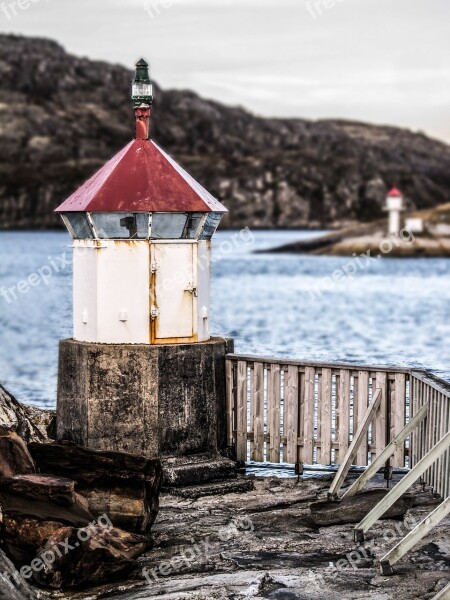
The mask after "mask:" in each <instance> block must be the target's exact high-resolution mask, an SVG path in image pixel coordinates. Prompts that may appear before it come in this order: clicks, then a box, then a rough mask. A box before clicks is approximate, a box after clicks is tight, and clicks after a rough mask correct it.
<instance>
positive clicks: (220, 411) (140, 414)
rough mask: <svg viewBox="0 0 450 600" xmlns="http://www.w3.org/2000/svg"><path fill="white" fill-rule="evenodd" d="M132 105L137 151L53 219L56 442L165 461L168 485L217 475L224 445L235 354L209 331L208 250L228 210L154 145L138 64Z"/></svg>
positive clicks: (144, 69)
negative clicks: (57, 233)
mask: <svg viewBox="0 0 450 600" xmlns="http://www.w3.org/2000/svg"><path fill="white" fill-rule="evenodd" d="M132 105H133V109H134V114H135V121H136V135H135V139H134V140H132V141H131V142H130V143H129V144H127V145H126V146H125V148H123V149H122V150H121V151H120V152H119V153H118V154H117V155H116V156H114V158H112V159H111V160H110V161H109V162H108V163H107V164H106V165H105V166H104V167H103V168H101V169H100V171H98V173H96V174H95V175H94V176H93V177H92V178H91V179H89V181H87V182H86V183H85V184H84V185H82V186H81V187H80V188H79V189H78V190H77V191H76V192H75V193H74V194H73V195H72V196H70V198H68V199H67V200H66V201H65V202H64V203H63V204H61V206H59V207H58V208H57V209H56V211H57V212H59V213H60V214H61V216H62V219H63V221H64V223H65V225H66V227H67V229H68V231H69V233H70V235H71V237H72V238H73V252H74V260H73V270H74V273H73V339H71V340H64V341H63V342H61V344H60V358H59V383H58V409H57V430H58V437H59V438H61V439H67V440H72V441H75V442H77V443H79V444H81V445H84V446H87V447H90V448H92V449H94V450H118V451H123V452H131V453H135V454H142V455H145V456H147V457H149V458H155V457H161V458H167V460H171V461H172V463H171V472H172V473H175V472H176V468H177V467H176V460H177V459H180V460H182V464H183V465H184V468H186V469H187V470H188V472H189V473H190V475H189V477H190V478H191V479H192V478H193V477H194V475H193V472H194V471H195V469H194V470H192V468H191V469H190V467H189V465H188V466H187V467H186V464H187V463H186V461H187V459H186V457H187V456H189V457H195V456H197V457H198V455H201V456H208V457H211V456H213V459H211V460H213V465H215V466H214V467H211V468H212V470H213V471H214V469H216V468H217V464H218V462H217V461H218V460H219V463H220V461H221V460H222V459H221V458H220V456H221V452H223V451H225V450H226V443H227V439H226V424H225V422H224V419H223V418H222V417H221V415H224V414H226V411H225V402H226V400H225V354H226V353H227V352H230V351H232V349H233V344H232V342H231V341H229V340H224V339H223V338H221V339H213V338H211V331H210V270H211V269H210V266H211V239H212V237H213V235H214V233H215V231H216V229H217V227H218V225H219V223H220V221H221V219H222V217H223V215H224V214H225V213H226V212H227V210H226V208H225V207H224V206H223V205H222V204H221V203H220V202H219V201H218V200H217V199H215V198H214V197H213V196H212V195H211V194H210V193H209V192H207V191H206V189H204V188H203V187H202V186H201V185H200V184H199V183H198V182H197V181H195V180H194V179H193V178H192V177H191V176H190V175H189V174H188V173H187V172H186V171H185V170H184V169H183V168H182V167H181V166H180V165H179V164H177V163H176V162H175V160H174V159H173V158H172V157H171V156H169V155H168V154H167V153H166V152H165V151H164V150H163V149H162V148H160V147H159V146H158V144H156V143H155V142H154V141H153V140H152V139H151V137H150V121H151V116H152V114H151V113H152V105H153V86H152V82H151V80H150V74H149V65H148V63H147V62H146V61H145V60H140V61H139V62H138V63H137V65H136V75H135V79H134V81H133V84H132ZM217 455H220V456H219V459H218V458H217ZM205 460H206V459H205ZM208 460H209V459H208ZM223 460H226V459H223ZM173 461H175V463H173ZM197 462H198V460H197ZM229 462H230V461H228V463H227V464H228V465H229ZM227 468H228V467H227ZM189 469H190V470H189ZM201 472H202V473H203V477H204V474H205V473H207V472H208V468H207V467H205V465H203V466H202V469H201ZM194 479H195V477H194Z"/></svg>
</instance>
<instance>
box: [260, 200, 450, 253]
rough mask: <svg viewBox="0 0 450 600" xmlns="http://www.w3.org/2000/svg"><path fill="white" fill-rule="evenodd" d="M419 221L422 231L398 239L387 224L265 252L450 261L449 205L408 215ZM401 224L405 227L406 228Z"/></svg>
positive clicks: (360, 227) (363, 226)
mask: <svg viewBox="0 0 450 600" xmlns="http://www.w3.org/2000/svg"><path fill="white" fill-rule="evenodd" d="M408 217H410V218H414V219H415V220H416V219H420V220H421V221H422V223H423V231H421V232H420V233H413V232H410V231H408V230H407V229H406V228H404V229H402V231H401V232H400V233H399V235H397V236H390V235H387V230H388V224H387V221H386V220H384V221H375V222H374V223H366V224H359V225H355V226H353V227H347V228H345V229H340V230H337V231H333V232H331V233H328V234H326V235H322V236H319V237H314V238H312V239H309V240H301V241H299V242H293V243H290V244H285V245H283V246H279V247H277V248H272V249H269V250H264V251H261V253H262V252H264V253H265V252H271V253H281V254H282V253H298V254H313V255H317V256H319V255H325V256H326V255H329V256H353V257H357V256H358V255H359V257H361V256H367V257H369V256H370V257H372V258H374V259H379V258H381V257H383V256H386V257H390V258H414V257H421V258H449V257H450V204H441V205H440V206H438V207H436V208H434V209H427V210H421V211H416V212H410V213H405V214H404V216H403V223H404V222H405V219H407V218H408ZM403 223H402V225H403Z"/></svg>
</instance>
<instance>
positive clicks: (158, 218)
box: [151, 213, 188, 240]
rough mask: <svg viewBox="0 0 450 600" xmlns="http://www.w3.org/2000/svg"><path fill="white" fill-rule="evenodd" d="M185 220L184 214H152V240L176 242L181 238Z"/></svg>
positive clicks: (186, 216) (185, 215)
mask: <svg viewBox="0 0 450 600" xmlns="http://www.w3.org/2000/svg"><path fill="white" fill-rule="evenodd" d="M187 218H188V215H187V214H186V213H153V217H152V233H151V237H152V239H154V240H178V239H181V238H183V233H184V230H185V227H186V222H187Z"/></svg>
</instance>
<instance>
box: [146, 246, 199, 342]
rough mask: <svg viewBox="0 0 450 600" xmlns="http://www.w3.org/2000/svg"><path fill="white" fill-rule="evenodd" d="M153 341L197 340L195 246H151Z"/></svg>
mask: <svg viewBox="0 0 450 600" xmlns="http://www.w3.org/2000/svg"><path fill="white" fill-rule="evenodd" d="M152 271H153V277H152V280H153V282H154V283H153V290H152V295H153V298H152V300H153V301H152V304H153V305H152V318H153V321H154V328H153V331H154V338H155V341H156V342H157V341H158V340H159V341H160V340H168V341H176V340H179V339H184V340H186V339H191V338H193V336H194V297H195V292H196V289H195V286H196V284H195V273H194V245H193V244H174V243H170V244H152Z"/></svg>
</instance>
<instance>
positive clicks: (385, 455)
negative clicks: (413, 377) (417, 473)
mask: <svg viewBox="0 0 450 600" xmlns="http://www.w3.org/2000/svg"><path fill="white" fill-rule="evenodd" d="M427 412H428V405H427V404H426V405H425V406H423V407H422V408H421V409H420V411H419V412H418V413H417V415H416V416H415V417H413V418H412V419H411V421H410V422H409V423H408V424H407V425H406V426H405V427H404V428H403V430H402V431H401V432H400V433H399V434H398V435H397V436H396V437H395V438H394V439H393V440H392V442H391V443H390V444H389V445H388V446H386V448H385V449H384V450H383V452H382V453H381V454H380V456H378V457H377V458H376V459H375V460H374V461H373V462H372V464H371V465H370V466H369V467H367V469H366V470H365V471H364V473H363V474H362V475H361V476H360V477H359V478H358V479H357V480H356V481H355V482H354V483H353V484H352V485H351V486H350V487H349V489H348V490H347V491H346V493H345V494H344V495H343V498H349V497H351V496H354V495H355V494H357V493H358V492H359V491H360V490H362V488H363V487H364V486H365V484H366V483H367V482H368V481H370V480H371V479H372V477H373V476H374V475H375V474H376V473H377V472H378V470H379V469H381V468H382V467H383V466H384V463H385V462H386V461H387V460H388V459H389V458H390V457H391V456H392V455H393V454H394V453H395V451H396V449H397V448H398V447H399V446H401V445H403V444H404V441H405V440H406V438H407V437H408V435H410V433H411V432H412V431H413V430H414V429H415V428H416V427H418V426H419V425H420V423H422V421H423V420H424V419H425V418H426V416H427Z"/></svg>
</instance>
